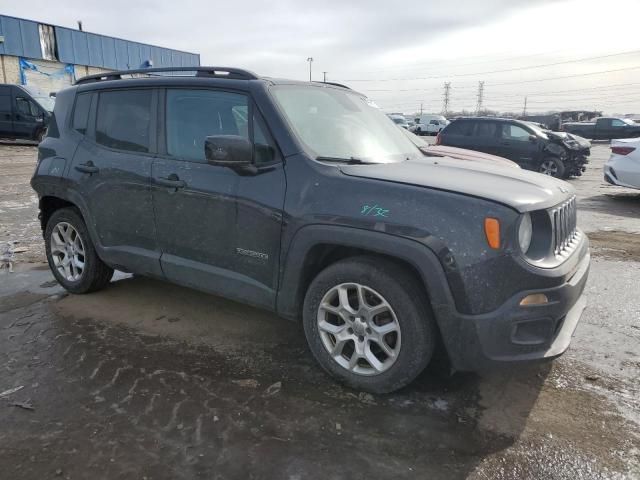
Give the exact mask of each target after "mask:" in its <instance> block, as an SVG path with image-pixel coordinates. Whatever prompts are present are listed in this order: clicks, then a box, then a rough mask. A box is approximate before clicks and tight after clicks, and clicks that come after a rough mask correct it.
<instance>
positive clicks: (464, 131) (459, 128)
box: [445, 120, 473, 137]
mask: <svg viewBox="0 0 640 480" xmlns="http://www.w3.org/2000/svg"><path fill="white" fill-rule="evenodd" d="M472 132H473V122H465V121H460V120H458V121H456V122H452V123H450V124H449V126H448V127H447V129H446V130H445V133H446V134H447V135H463V136H465V137H469V136H471V133H472Z"/></svg>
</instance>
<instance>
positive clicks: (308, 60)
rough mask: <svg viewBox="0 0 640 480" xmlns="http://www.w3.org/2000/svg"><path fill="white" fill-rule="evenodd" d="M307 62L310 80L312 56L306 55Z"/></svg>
mask: <svg viewBox="0 0 640 480" xmlns="http://www.w3.org/2000/svg"><path fill="white" fill-rule="evenodd" d="M307 62H309V81H311V64H312V63H313V57H307Z"/></svg>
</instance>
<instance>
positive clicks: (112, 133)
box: [96, 90, 151, 152]
mask: <svg viewBox="0 0 640 480" xmlns="http://www.w3.org/2000/svg"><path fill="white" fill-rule="evenodd" d="M150 126H151V90H116V91H107V92H102V93H100V97H99V99H98V112H97V114H96V142H97V143H99V144H101V145H104V146H106V147H110V148H115V149H118V150H127V151H131V152H149V135H150Z"/></svg>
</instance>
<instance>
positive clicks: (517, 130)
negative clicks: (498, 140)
mask: <svg viewBox="0 0 640 480" xmlns="http://www.w3.org/2000/svg"><path fill="white" fill-rule="evenodd" d="M529 136H531V133H529V132H528V131H526V130H525V129H524V128H522V127H519V126H518V125H512V124H508V125H503V127H502V138H503V139H505V140H513V141H516V142H528V141H529Z"/></svg>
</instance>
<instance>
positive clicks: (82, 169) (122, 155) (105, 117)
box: [69, 89, 162, 276]
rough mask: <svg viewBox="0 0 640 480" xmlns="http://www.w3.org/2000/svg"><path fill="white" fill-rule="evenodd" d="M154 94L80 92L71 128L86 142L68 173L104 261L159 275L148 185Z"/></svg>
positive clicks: (143, 91) (144, 91)
mask: <svg viewBox="0 0 640 480" xmlns="http://www.w3.org/2000/svg"><path fill="white" fill-rule="evenodd" d="M156 98H157V92H156V91H155V90H153V89H117V90H106V91H100V92H95V93H81V94H79V95H77V96H76V103H75V107H74V112H73V115H72V117H73V118H72V125H71V127H72V129H73V130H74V132H75V133H73V134H74V135H79V136H81V137H82V141H81V142H80V144H79V145H78V148H77V150H76V154H75V155H74V158H73V164H72V167H71V169H70V172H69V176H70V177H71V180H72V181H75V182H77V186H78V189H79V191H80V194H81V197H82V198H83V199H84V200H85V201H86V202H87V208H88V212H89V215H90V216H91V217H92V218H91V220H92V222H91V223H92V225H93V227H94V228H95V232H96V234H97V236H98V241H99V245H98V248H99V249H100V254H101V256H102V257H103V259H104V260H105V261H107V263H110V264H113V265H116V266H117V267H119V268H121V269H123V270H127V271H133V272H136V273H141V274H149V275H157V276H159V275H162V271H161V269H160V252H159V249H158V247H157V244H156V232H155V222H154V216H153V203H152V196H151V186H150V177H151V164H152V163H153V157H154V151H155V143H156V122H155V118H156V116H157V106H156V105H157V101H156ZM85 118H87V121H86V122H85V120H84V119H85Z"/></svg>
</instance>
